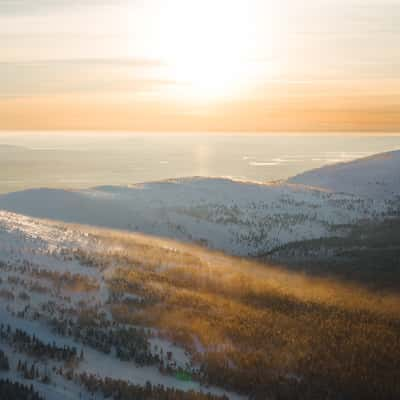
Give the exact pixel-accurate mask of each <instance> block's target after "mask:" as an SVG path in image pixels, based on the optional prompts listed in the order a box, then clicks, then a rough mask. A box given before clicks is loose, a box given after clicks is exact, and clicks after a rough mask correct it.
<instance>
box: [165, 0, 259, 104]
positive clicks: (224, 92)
mask: <svg viewBox="0 0 400 400" xmlns="http://www.w3.org/2000/svg"><path fill="white" fill-rule="evenodd" d="M254 17H255V15H254V10H253V9H252V8H251V7H250V5H249V4H248V2H246V1H244V0H240V1H229V0H218V1H212V0H203V1H188V0H186V1H179V0H175V1H172V2H169V3H168V8H167V9H166V12H165V13H164V15H163V16H162V18H161V21H162V23H161V26H160V52H161V57H162V59H163V60H164V62H165V65H166V67H165V75H166V78H167V79H170V80H171V81H173V82H174V83H175V84H174V85H172V86H173V90H174V92H175V93H176V94H177V95H179V96H185V97H193V98H196V99H199V98H200V99H201V98H205V99H211V98H220V97H230V96H232V95H234V94H235V93H238V92H240V91H242V90H245V88H246V85H247V81H249V80H250V79H251V78H252V77H253V74H254V65H253V63H252V62H251V61H252V60H251V59H252V57H254V50H255V47H256V40H255V38H256V34H255V30H254V29H255V28H254V26H255V24H254Z"/></svg>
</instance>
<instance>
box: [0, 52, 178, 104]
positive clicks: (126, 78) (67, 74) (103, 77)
mask: <svg viewBox="0 0 400 400" xmlns="http://www.w3.org/2000/svg"><path fill="white" fill-rule="evenodd" d="M161 66H162V63H161V62H160V61H158V60H150V59H144V58H143V59H141V58H110V59H106V58H100V59H97V58H86V59H79V58H77V59H59V60H57V59H55V60H44V61H42V60H31V61H24V62H0V87H1V95H0V97H2V98H15V97H26V96H37V95H48V94H66V93H71V94H74V93H76V94H79V93H91V92H93V93H98V92H121V93H123V92H126V93H131V94H134V93H135V92H150V91H154V90H158V89H159V88H160V87H161V86H164V85H172V84H174V82H173V81H169V80H164V79H158V78H155V77H154V75H155V74H153V73H151V72H152V71H153V70H154V69H157V68H158V67H161Z"/></svg>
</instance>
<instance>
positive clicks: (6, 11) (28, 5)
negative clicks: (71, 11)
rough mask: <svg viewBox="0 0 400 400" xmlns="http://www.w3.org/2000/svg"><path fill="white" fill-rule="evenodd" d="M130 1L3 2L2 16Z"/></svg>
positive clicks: (0, 4)
mask: <svg viewBox="0 0 400 400" xmlns="http://www.w3.org/2000/svg"><path fill="white" fill-rule="evenodd" d="M134 2H135V1H130V0H113V1H107V0H56V1H55V0H1V1H0V15H5V16H7V15H10V16H17V15H18V16H28V15H40V14H45V13H48V12H52V11H55V10H60V9H61V10H62V9H65V8H71V7H85V6H105V5H113V6H114V5H118V4H130V3H134Z"/></svg>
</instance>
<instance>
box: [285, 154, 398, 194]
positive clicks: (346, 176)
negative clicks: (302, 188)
mask: <svg viewBox="0 0 400 400" xmlns="http://www.w3.org/2000/svg"><path fill="white" fill-rule="evenodd" d="M289 182H290V183H295V184H302V185H307V186H316V187H319V188H323V189H326V190H330V191H332V192H343V193H352V194H355V195H358V196H363V197H369V198H373V199H394V198H396V197H398V196H400V151H392V152H388V153H381V154H376V155H374V156H371V157H366V158H361V159H358V160H355V161H351V162H346V163H339V164H334V165H329V166H325V167H322V168H319V169H315V170H312V171H307V172H305V173H303V174H300V175H297V176H295V177H293V178H291V179H289Z"/></svg>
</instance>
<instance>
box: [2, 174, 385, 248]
mask: <svg viewBox="0 0 400 400" xmlns="http://www.w3.org/2000/svg"><path fill="white" fill-rule="evenodd" d="M0 208H2V209H4V210H9V211H12V212H16V213H21V214H25V215H30V216H33V217H40V218H48V219H56V220H62V221H66V222H76V223H83V224H91V225H97V226H104V227H110V228H118V229H124V230H131V231H138V232H143V233H147V234H153V235H157V236H165V237H170V238H174V239H179V240H184V241H191V242H197V243H202V244H205V245H208V246H209V247H211V248H217V249H222V250H225V251H228V252H230V253H234V254H239V255H243V254H257V253H259V252H265V251H268V250H271V249H273V248H275V247H277V246H281V245H282V244H285V243H288V242H292V241H297V240H302V239H309V238H319V237H324V236H327V235H330V234H331V233H332V230H335V227H336V226H338V225H343V224H348V223H352V222H355V221H357V220H359V219H361V218H366V217H368V216H371V215H375V214H376V213H381V212H382V211H384V210H385V204H384V203H383V202H373V201H370V200H368V199H358V198H354V196H351V195H343V194H335V193H328V192H326V191H322V190H318V189H311V188H308V187H304V186H301V185H293V184H286V183H280V184H257V183H249V182H238V181H232V180H228V179H216V178H185V179H179V180H168V181H163V182H153V183H147V184H141V185H135V186H131V187H113V186H107V187H97V188H94V189H90V190H83V191H64V190H49V189H38V190H29V191H25V192H18V193H11V194H8V195H4V196H1V197H0Z"/></svg>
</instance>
